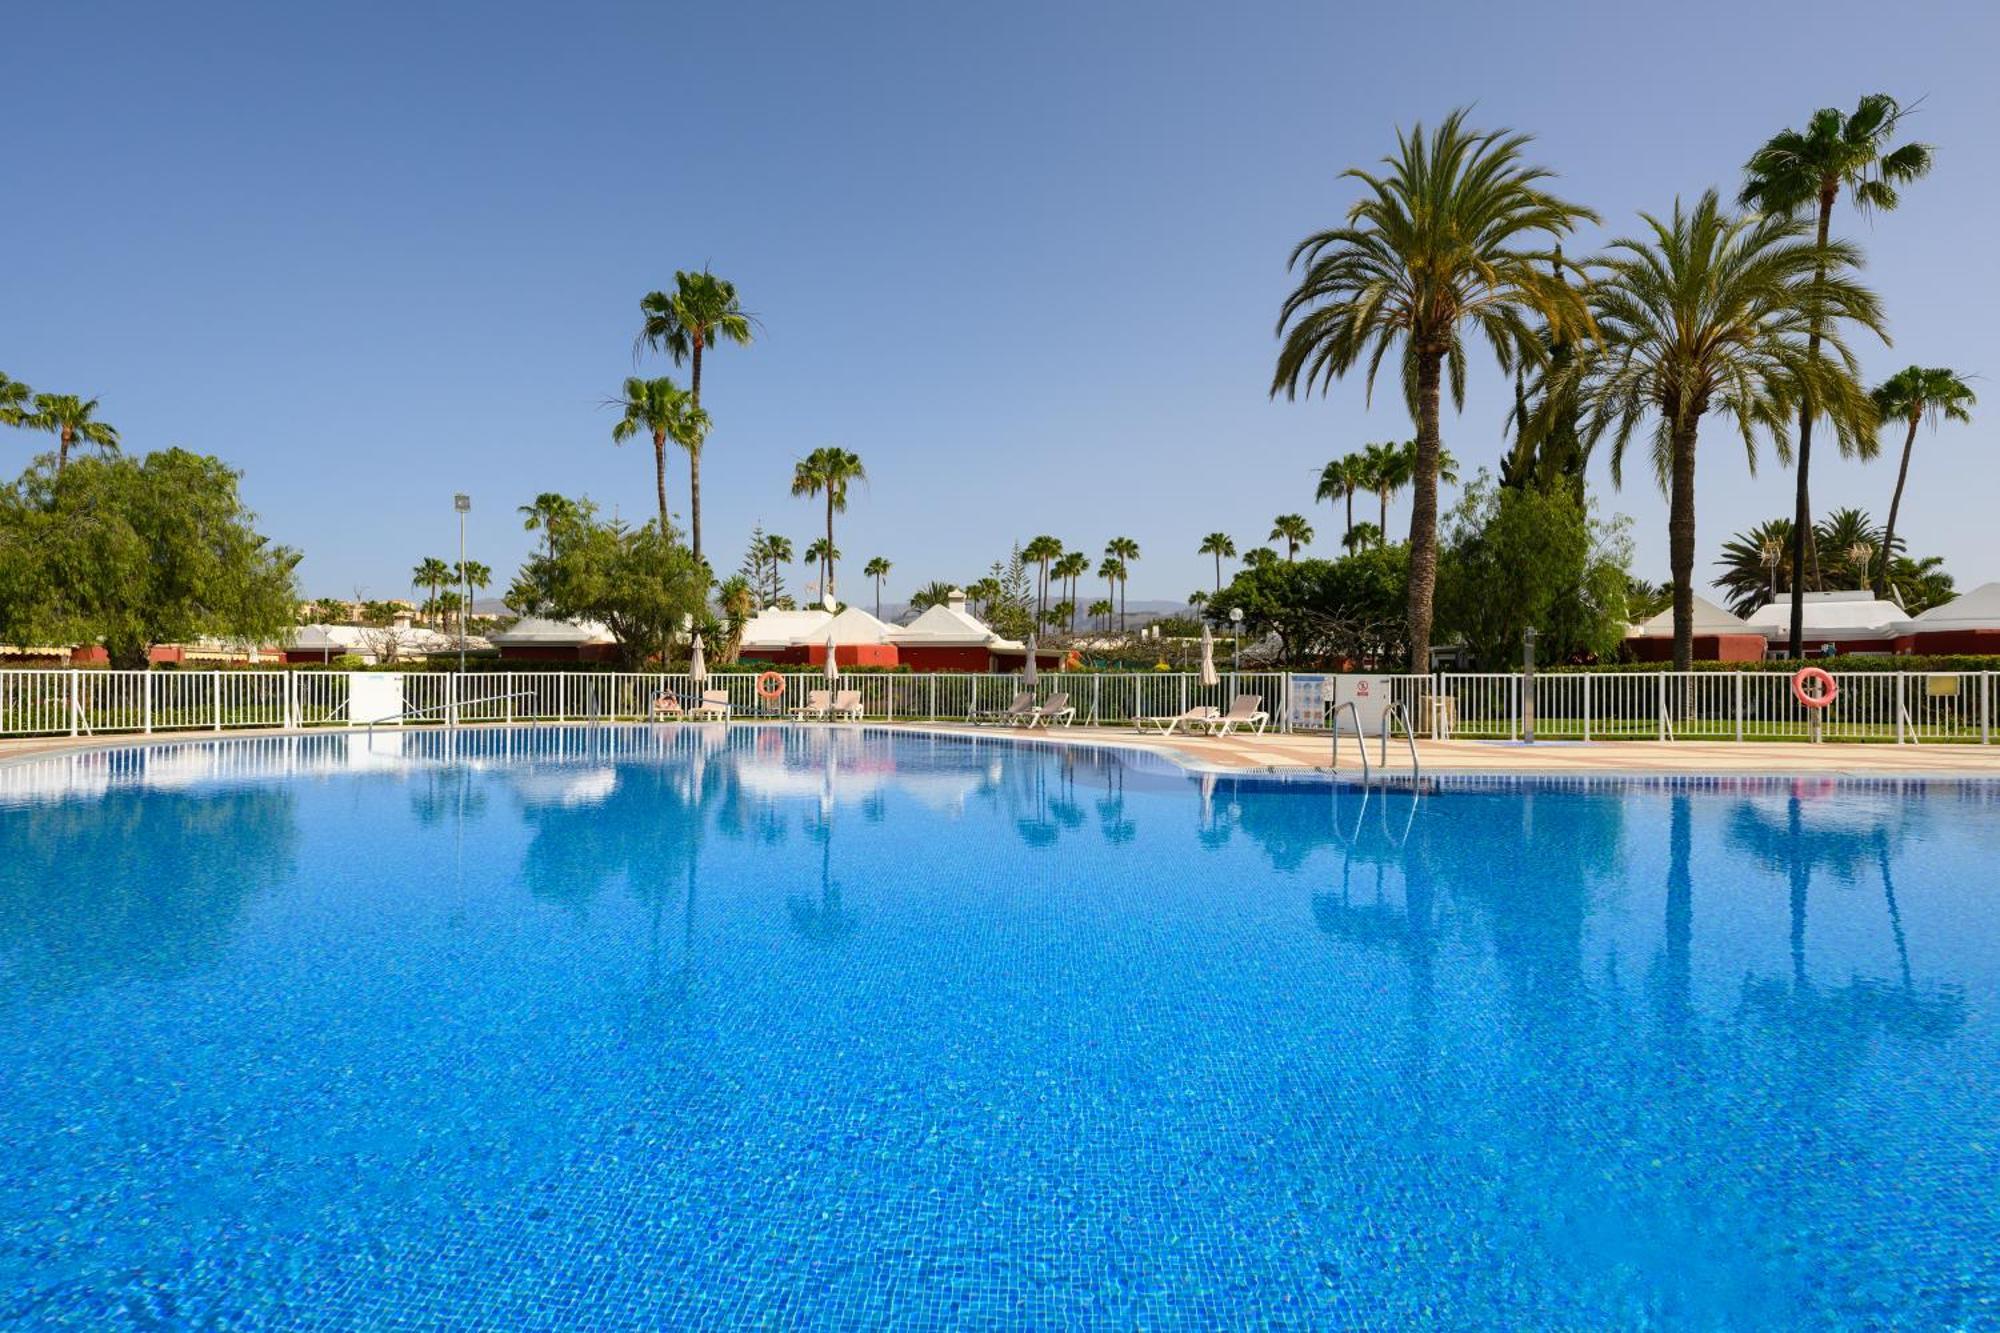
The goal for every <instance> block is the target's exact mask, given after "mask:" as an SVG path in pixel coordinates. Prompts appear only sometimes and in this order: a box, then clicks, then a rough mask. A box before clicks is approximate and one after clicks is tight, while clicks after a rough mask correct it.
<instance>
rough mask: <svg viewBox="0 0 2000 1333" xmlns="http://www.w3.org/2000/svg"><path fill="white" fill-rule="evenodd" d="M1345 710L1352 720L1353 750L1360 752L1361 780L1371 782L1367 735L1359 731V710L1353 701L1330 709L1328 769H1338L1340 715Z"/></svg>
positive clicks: (1338, 704)
mask: <svg viewBox="0 0 2000 1333" xmlns="http://www.w3.org/2000/svg"><path fill="white" fill-rule="evenodd" d="M1343 710H1345V711H1346V712H1348V713H1349V714H1351V715H1352V716H1353V718H1354V748H1355V749H1356V750H1358V751H1360V752H1361V780H1362V781H1363V782H1370V781H1373V780H1374V779H1373V770H1372V769H1371V768H1370V767H1369V766H1368V733H1367V732H1365V731H1363V730H1362V729H1361V710H1360V709H1358V708H1356V707H1355V706H1354V700H1352V699H1349V700H1347V701H1346V702H1345V703H1337V704H1335V705H1333V708H1332V710H1331V711H1332V723H1331V726H1332V731H1333V759H1332V761H1331V762H1330V763H1329V764H1328V765H1327V766H1328V767H1329V768H1334V769H1338V768H1339V767H1340V714H1341V712H1342V711H1343Z"/></svg>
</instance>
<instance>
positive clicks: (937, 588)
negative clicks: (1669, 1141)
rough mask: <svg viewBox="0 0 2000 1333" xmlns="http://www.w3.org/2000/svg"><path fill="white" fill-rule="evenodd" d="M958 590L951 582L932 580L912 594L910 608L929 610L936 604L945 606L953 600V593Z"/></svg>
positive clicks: (913, 609)
mask: <svg viewBox="0 0 2000 1333" xmlns="http://www.w3.org/2000/svg"><path fill="white" fill-rule="evenodd" d="M957 591H958V589H957V588H955V587H953V586H952V585H951V584H949V583H939V582H937V581H936V580H932V581H931V582H929V583H926V584H925V585H924V586H923V587H921V588H919V589H917V590H916V591H915V592H913V593H911V594H910V609H911V610H912V611H928V610H930V609H931V608H932V607H934V606H944V605H946V604H948V603H949V602H950V601H951V598H952V594H954V593H956V592H957Z"/></svg>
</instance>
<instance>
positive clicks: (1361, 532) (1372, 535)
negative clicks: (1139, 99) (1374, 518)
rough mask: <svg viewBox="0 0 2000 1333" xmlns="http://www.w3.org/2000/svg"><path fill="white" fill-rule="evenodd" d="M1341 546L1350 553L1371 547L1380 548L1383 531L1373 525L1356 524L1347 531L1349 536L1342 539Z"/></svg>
mask: <svg viewBox="0 0 2000 1333" xmlns="http://www.w3.org/2000/svg"><path fill="white" fill-rule="evenodd" d="M1340 544H1341V545H1342V546H1344V547H1346V548H1347V549H1348V550H1349V551H1359V550H1363V549H1365V548H1367V547H1370V546H1380V545H1381V544H1382V529H1380V528H1378V527H1376V526H1375V525H1374V524H1373V523H1356V524H1355V525H1354V526H1353V527H1351V528H1349V529H1348V530H1347V535H1346V536H1344V537H1342V538H1341V539H1340Z"/></svg>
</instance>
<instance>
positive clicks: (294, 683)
mask: <svg viewBox="0 0 2000 1333" xmlns="http://www.w3.org/2000/svg"><path fill="white" fill-rule="evenodd" d="M298 725H299V675H298V672H296V671H287V672H286V673H285V730H286V731H293V730H296V729H297V727H298Z"/></svg>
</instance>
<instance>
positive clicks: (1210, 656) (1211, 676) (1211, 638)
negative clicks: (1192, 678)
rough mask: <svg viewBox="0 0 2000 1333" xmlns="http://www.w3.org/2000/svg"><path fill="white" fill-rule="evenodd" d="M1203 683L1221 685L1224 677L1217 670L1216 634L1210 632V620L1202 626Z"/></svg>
mask: <svg viewBox="0 0 2000 1333" xmlns="http://www.w3.org/2000/svg"><path fill="white" fill-rule="evenodd" d="M1201 683H1202V684H1204V685H1220V684H1221V683H1222V677H1221V676H1219V675H1217V674H1216V670H1215V635H1214V634H1212V633H1210V632H1209V628H1208V622H1207V621H1203V622H1202V626H1201Z"/></svg>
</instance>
